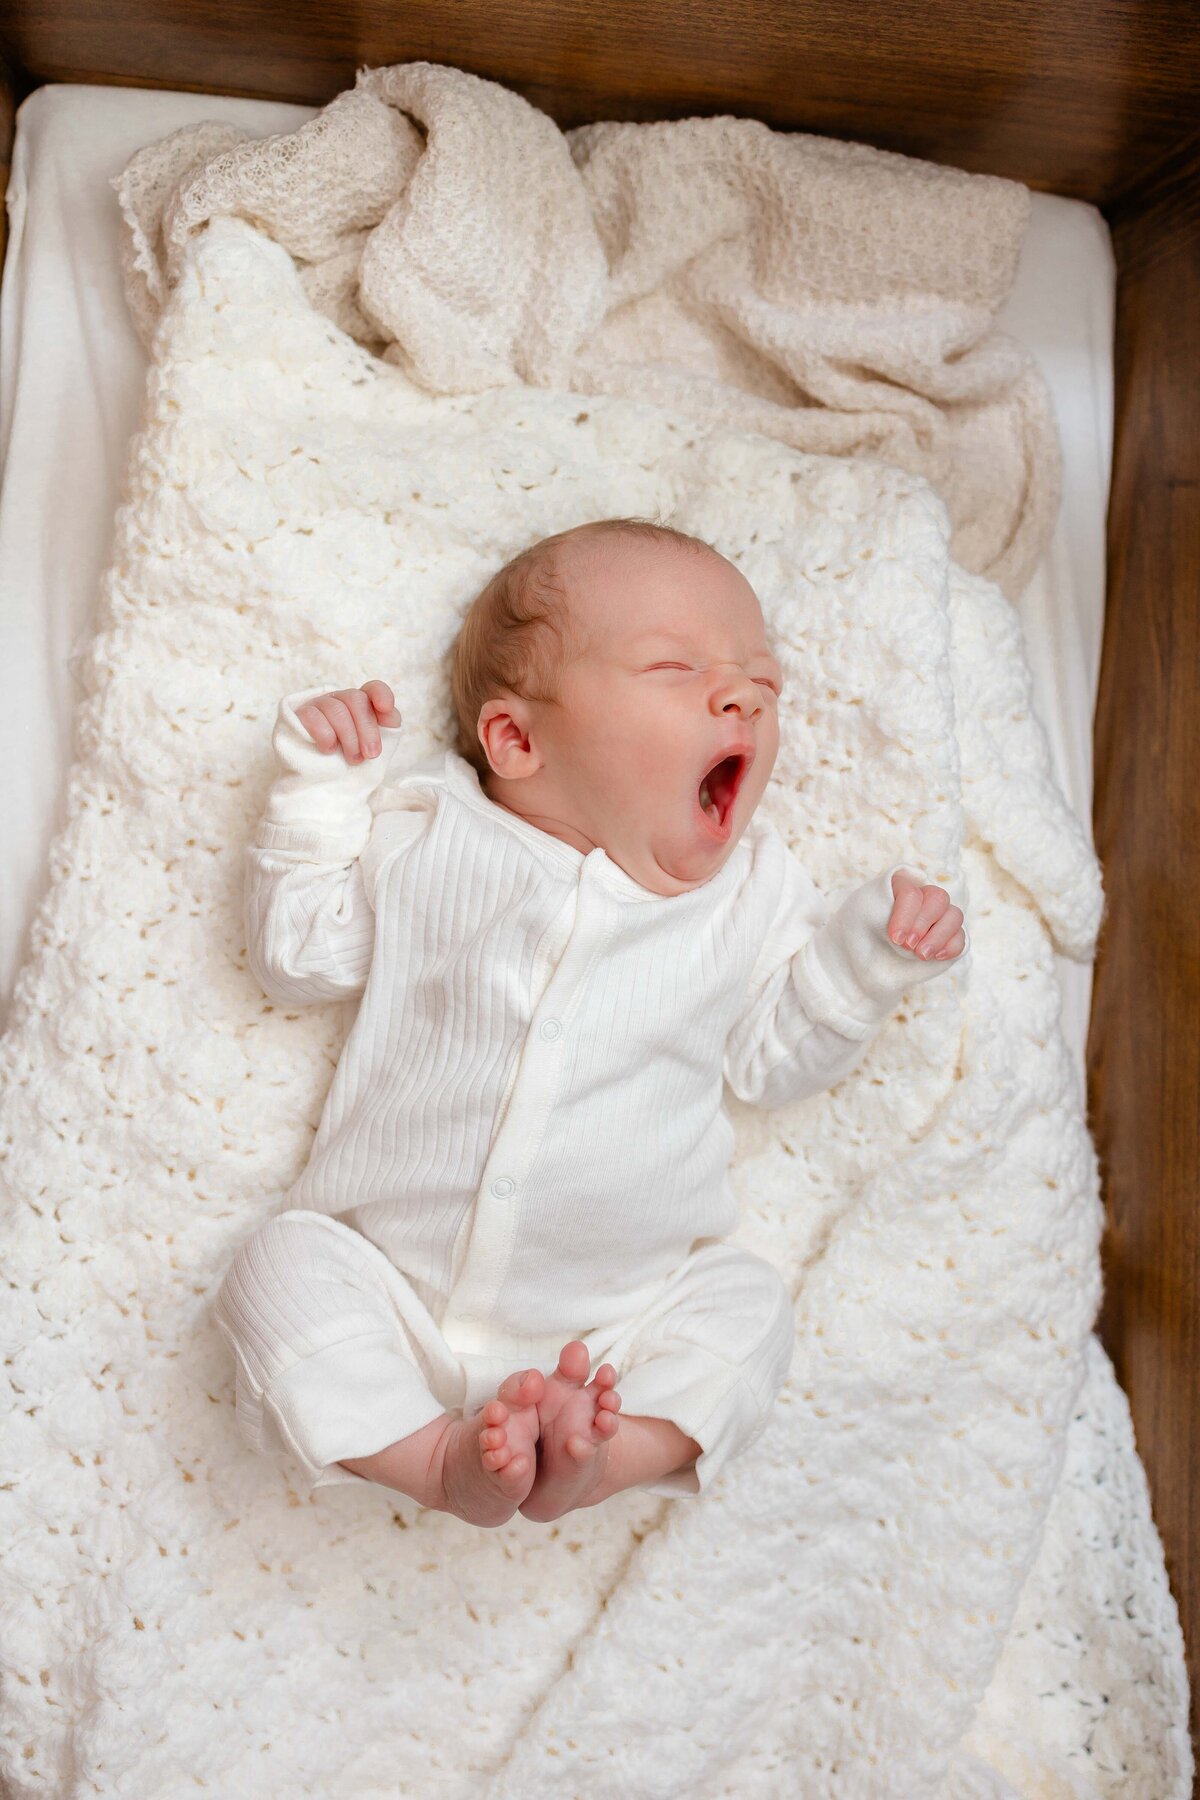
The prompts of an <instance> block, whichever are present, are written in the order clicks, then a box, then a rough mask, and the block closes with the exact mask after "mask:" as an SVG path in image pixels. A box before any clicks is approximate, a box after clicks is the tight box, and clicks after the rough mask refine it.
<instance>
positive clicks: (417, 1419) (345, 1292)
mask: <svg viewBox="0 0 1200 1800" xmlns="http://www.w3.org/2000/svg"><path fill="white" fill-rule="evenodd" d="M548 1279H552V1277H548ZM214 1310H215V1318H216V1323H217V1325H218V1327H219V1329H220V1331H221V1332H222V1334H223V1336H224V1337H225V1340H226V1342H227V1343H228V1344H229V1345H230V1347H231V1349H232V1350H233V1353H234V1357H235V1359H236V1405H237V1420H238V1429H239V1431H240V1433H241V1435H242V1437H243V1438H244V1440H245V1441H246V1442H247V1443H248V1444H249V1445H250V1446H251V1447H252V1448H253V1449H255V1450H257V1451H260V1452H262V1453H263V1454H265V1455H267V1456H269V1457H272V1458H275V1457H278V1456H279V1454H280V1453H281V1452H282V1453H284V1454H286V1455H290V1456H291V1457H293V1458H294V1459H295V1461H296V1462H297V1463H298V1464H299V1465H300V1467H301V1469H302V1470H303V1472H304V1477H305V1481H306V1483H307V1485H308V1488H309V1489H310V1490H312V1489H316V1488H320V1487H328V1486H331V1485H332V1484H333V1483H335V1482H347V1481H353V1482H357V1481H360V1480H361V1479H362V1477H360V1476H358V1475H356V1474H355V1473H354V1472H353V1471H352V1470H350V1469H343V1468H341V1467H339V1466H338V1465H339V1463H340V1462H341V1460H342V1458H344V1457H351V1458H358V1457H363V1456H370V1455H373V1454H374V1452H375V1451H377V1450H382V1449H384V1448H385V1446H386V1445H388V1444H393V1443H395V1442H396V1441H397V1440H398V1439H400V1438H403V1437H408V1436H409V1435H410V1434H411V1433H412V1432H414V1431H419V1430H420V1428H421V1427H422V1426H423V1425H427V1424H429V1422H430V1421H431V1420H432V1419H437V1418H440V1417H441V1415H442V1414H443V1413H445V1412H458V1411H461V1412H462V1414H463V1415H464V1416H465V1417H470V1416H471V1415H473V1414H474V1413H475V1412H476V1411H477V1410H478V1409H479V1408H480V1407H481V1406H482V1405H483V1404H484V1402H485V1401H487V1400H490V1399H492V1398H493V1397H494V1396H495V1393H496V1389H497V1387H498V1386H499V1384H500V1383H501V1381H503V1379H504V1377H505V1376H506V1375H510V1374H512V1373H513V1371H514V1370H518V1369H528V1368H537V1369H540V1370H541V1371H542V1373H543V1374H545V1375H549V1374H550V1373H551V1371H552V1370H553V1369H554V1368H555V1366H556V1364H557V1362H558V1355H559V1351H560V1350H561V1349H562V1347H563V1344H564V1343H567V1342H569V1341H570V1336H571V1334H570V1333H567V1334H563V1333H561V1332H559V1333H556V1334H554V1335H553V1336H549V1337H548V1336H545V1335H544V1334H543V1335H540V1336H539V1335H538V1334H537V1333H532V1334H529V1333H526V1334H523V1335H520V1336H515V1335H502V1334H500V1333H499V1332H497V1334H496V1336H495V1338H494V1341H493V1342H492V1343H491V1344H490V1345H489V1347H488V1351H487V1353H486V1354H483V1353H480V1352H478V1351H471V1352H467V1351H458V1352H456V1351H454V1350H453V1349H452V1348H451V1346H450V1344H449V1343H448V1342H447V1340H446V1337H445V1336H444V1335H443V1333H442V1330H441V1328H440V1324H439V1321H438V1319H437V1318H435V1316H434V1314H433V1313H432V1312H431V1311H430V1310H429V1308H428V1307H427V1306H426V1305H425V1303H424V1302H423V1301H422V1300H421V1299H420V1298H419V1297H418V1295H417V1293H416V1291H415V1290H414V1288H413V1286H412V1285H411V1284H410V1283H409V1282H408V1281H407V1280H406V1279H405V1277H404V1275H403V1274H402V1273H401V1272H400V1271H399V1270H398V1269H397V1268H396V1267H395V1265H394V1264H393V1263H392V1262H391V1261H390V1260H389V1259H388V1257H386V1256H385V1255H384V1253H383V1251H382V1250H380V1249H379V1248H378V1247H377V1246H376V1245H375V1244H373V1243H372V1242H371V1241H370V1239H369V1238H367V1237H365V1236H364V1235H363V1234H362V1232H360V1231H356V1230H354V1228H353V1227H352V1226H349V1225H346V1224H344V1223H342V1221H340V1220H338V1219H334V1218H330V1217H328V1216H327V1215H326V1214H324V1213H316V1212H305V1211H299V1210H292V1211H288V1212H283V1213H279V1214H278V1215H276V1217H274V1218H272V1219H268V1220H267V1221H266V1223H265V1224H263V1225H261V1226H260V1227H259V1228H258V1230H257V1231H255V1232H254V1233H253V1234H252V1235H251V1236H250V1237H249V1238H248V1239H247V1241H246V1242H245V1244H243V1246H242V1248H241V1249H240V1250H239V1251H238V1253H237V1255H236V1257H235V1258H234V1260H233V1262H232V1264H231V1265H230V1267H229V1270H228V1272H227V1274H226V1276H225V1279H224V1281H223V1282H222V1284H221V1287H220V1290H219V1292H218V1294H217V1298H216V1302H215V1309H214ZM438 1310H439V1312H440V1311H443V1310H444V1303H443V1304H442V1306H440V1307H439V1308H438ZM574 1335H575V1336H577V1337H578V1338H579V1339H581V1341H582V1342H583V1343H584V1344H585V1345H586V1346H587V1350H588V1354H589V1356H590V1357H591V1365H590V1369H589V1374H588V1379H589V1380H590V1379H591V1378H592V1376H594V1375H595V1372H596V1370H597V1369H598V1368H599V1366H600V1364H601V1363H603V1362H608V1363H611V1364H612V1366H613V1367H614V1368H615V1370H616V1372H617V1382H616V1389H617V1392H618V1393H619V1394H620V1396H621V1415H620V1416H629V1415H640V1414H649V1415H650V1416H652V1417H654V1418H663V1419H670V1420H672V1421H673V1422H674V1423H675V1424H676V1425H678V1426H679V1428H680V1430H681V1431H683V1432H685V1433H686V1434H687V1436H688V1437H692V1438H695V1439H696V1441H697V1443H699V1444H700V1445H701V1446H702V1454H701V1455H700V1456H698V1457H697V1458H696V1460H695V1462H694V1463H689V1464H688V1465H687V1466H686V1467H685V1468H683V1469H679V1470H675V1471H673V1472H672V1473H671V1474H669V1475H667V1476H665V1477H664V1478H663V1479H662V1480H661V1481H653V1482H645V1483H643V1484H642V1486H643V1487H644V1488H645V1490H646V1491H648V1492H650V1493H652V1494H663V1495H667V1496H672V1497H677V1496H680V1495H687V1494H696V1493H700V1492H703V1491H704V1490H706V1489H707V1488H708V1487H710V1486H711V1485H712V1482H713V1481H714V1480H715V1478H716V1476H717V1475H718V1474H719V1473H720V1471H721V1469H722V1468H723V1467H724V1465H725V1463H726V1462H727V1461H728V1460H729V1458H730V1457H731V1456H733V1455H734V1454H735V1453H737V1452H739V1451H741V1450H745V1449H746V1448H747V1446H748V1445H750V1444H751V1443H753V1441H754V1439H755V1438H756V1437H757V1436H758V1435H759V1433H760V1432H761V1431H762V1430H763V1428H764V1426H765V1425H766V1423H767V1420H768V1418H769V1416H770V1413H771V1408H772V1406H773V1404H774V1401H775V1398H776V1396H777V1394H778V1392H779V1390H780V1388H781V1387H782V1386H783V1383H784V1381H785V1379H786V1377H787V1372H788V1368H789V1366H790V1363H791V1355H792V1346H793V1341H794V1323H793V1311H792V1301H791V1296H790V1295H789V1293H788V1290H787V1286H786V1284H785V1282H784V1281H783V1278H782V1277H781V1275H780V1274H779V1272H778V1270H776V1269H775V1268H773V1267H772V1265H771V1264H770V1263H768V1262H765V1261H764V1260H763V1258H762V1257H759V1256H755V1255H753V1254H752V1253H751V1252H749V1251H747V1250H742V1249H738V1248H736V1247H735V1246H733V1245H729V1244H724V1243H713V1242H708V1243H704V1244H702V1245H700V1246H699V1247H698V1248H696V1249H693V1250H692V1251H691V1252H690V1253H689V1255H688V1256H687V1257H686V1258H685V1260H684V1262H683V1263H682V1264H681V1266H680V1267H679V1268H678V1269H677V1270H676V1271H675V1273H674V1274H673V1275H672V1276H670V1277H669V1278H668V1280H666V1281H665V1282H664V1283H663V1286H662V1289H661V1292H660V1294H659V1295H658V1297H657V1298H656V1300H655V1301H654V1303H653V1304H652V1305H650V1306H648V1307H646V1308H644V1309H643V1310H642V1311H641V1312H639V1313H638V1314H637V1316H636V1317H634V1318H632V1319H630V1320H628V1321H627V1322H626V1323H625V1324H623V1325H617V1326H613V1325H608V1326H605V1327H603V1328H602V1329H598V1330H594V1331H591V1332H589V1331H586V1330H580V1331H578V1332H576V1333H575V1334H574Z"/></svg>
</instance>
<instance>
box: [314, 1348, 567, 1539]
mask: <svg viewBox="0 0 1200 1800" xmlns="http://www.w3.org/2000/svg"><path fill="white" fill-rule="evenodd" d="M545 1386H546V1381H545V1377H544V1376H543V1375H542V1373H541V1371H540V1370H538V1369H526V1370H524V1371H523V1372H519V1373H516V1374H513V1375H509V1376H506V1378H505V1379H504V1380H503V1381H502V1382H501V1383H500V1388H499V1391H498V1393H497V1396H496V1398H495V1399H494V1400H489V1401H487V1403H486V1404H485V1405H484V1406H482V1407H480V1409H479V1411H478V1412H476V1413H474V1414H473V1415H472V1416H471V1417H470V1418H469V1419H467V1418H463V1417H462V1416H461V1415H460V1414H458V1413H448V1412H447V1413H443V1414H442V1416H441V1417H440V1418H438V1419H432V1420H431V1421H430V1423H429V1424H428V1425H424V1426H422V1427H421V1429H420V1431H414V1432H412V1433H410V1434H409V1436H408V1437H405V1438H401V1439H400V1440H399V1442H398V1443H395V1444H389V1445H388V1446H387V1447H386V1448H385V1449H383V1450H378V1451H376V1452H375V1454H374V1455H373V1456H361V1457H354V1458H350V1457H346V1458H343V1459H342V1462H341V1467H342V1468H343V1469H349V1470H350V1471H351V1473H352V1474H355V1475H362V1476H363V1477H364V1478H365V1479H366V1480H367V1481H376V1482H378V1483H379V1484H380V1485H381V1486H383V1487H390V1488H396V1489H398V1490H399V1492H400V1493H402V1494H409V1495H411V1496H412V1498H413V1499H414V1500H418V1501H419V1502H420V1503H421V1505H422V1506H429V1507H435V1508H436V1509H437V1510H438V1511H439V1512H449V1513H454V1514H455V1515H456V1517H458V1518H460V1519H466V1520H467V1521H468V1522H469V1523H471V1524H473V1525H503V1524H504V1523H505V1521H506V1520H508V1519H511V1517H512V1515H513V1513H514V1512H515V1511H516V1509H517V1506H518V1504H519V1503H520V1502H521V1501H522V1500H524V1498H525V1496H526V1494H527V1493H528V1492H529V1489H530V1487H531V1485H532V1483H533V1478H534V1474H535V1472H536V1467H537V1461H536V1459H537V1437H538V1414H537V1401H538V1400H539V1399H540V1397H541V1395H542V1393H543V1392H544V1390H545Z"/></svg>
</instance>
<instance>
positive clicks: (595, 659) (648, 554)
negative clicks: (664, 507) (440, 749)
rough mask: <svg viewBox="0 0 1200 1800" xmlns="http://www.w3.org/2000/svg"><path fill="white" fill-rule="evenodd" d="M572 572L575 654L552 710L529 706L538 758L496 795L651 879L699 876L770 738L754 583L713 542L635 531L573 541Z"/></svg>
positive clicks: (763, 781) (767, 657)
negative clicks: (694, 543) (699, 546)
mask: <svg viewBox="0 0 1200 1800" xmlns="http://www.w3.org/2000/svg"><path fill="white" fill-rule="evenodd" d="M569 585H570V593H571V601H570V604H571V608H572V617H573V619H574V621H575V623H576V626H577V631H578V634H579V637H580V639H581V649H580V653H579V655H578V656H577V657H576V658H575V659H574V660H573V661H572V662H571V664H570V666H569V667H568V669H567V671H566V674H565V677H564V680H563V683H562V688H561V700H562V706H561V708H555V707H546V706H539V707H537V708H536V711H535V714H534V717H533V721H532V724H531V728H530V741H531V743H532V744H533V745H534V746H535V747H536V749H537V750H538V751H539V752H540V756H541V767H540V768H539V769H538V770H537V772H536V774H535V775H534V776H533V777H532V778H531V779H530V780H529V781H521V782H518V783H512V782H510V783H507V784H505V785H504V798H505V801H506V802H509V801H510V798H511V803H512V804H513V806H514V807H515V808H516V809H518V810H520V811H521V812H522V813H523V814H525V815H526V816H527V817H531V818H532V819H533V821H534V822H535V823H536V824H538V825H540V826H541V827H542V829H543V830H549V831H552V832H554V833H555V834H556V835H558V836H561V837H565V838H566V840H567V841H568V842H572V843H575V844H576V845H577V847H578V848H581V849H584V850H585V851H586V850H587V849H589V848H592V847H594V846H596V845H599V846H601V847H602V848H603V849H604V850H605V851H606V853H607V854H608V855H609V856H610V857H611V858H612V860H613V861H614V862H616V863H618V864H619V865H620V866H621V867H622V868H623V869H624V870H625V872H626V873H627V874H628V875H631V876H632V877H633V879H634V880H635V881H638V882H640V883H641V885H642V886H643V887H646V888H648V889H650V891H651V892H653V893H658V894H677V893H681V892H684V891H685V890H687V889H689V888H694V887H699V886H700V885H701V884H702V883H704V882H706V881H709V880H711V879H712V877H713V875H714V874H716V872H717V870H718V869H720V867H721V866H722V864H723V863H724V862H726V860H727V859H728V857H729V856H730V854H731V852H732V850H733V846H734V845H735V844H736V843H737V841H738V839H739V838H740V837H741V835H742V832H743V831H744V830H745V829H746V825H747V824H748V822H749V820H750V818H751V815H752V814H753V812H754V809H755V808H756V806H757V805H758V802H759V800H760V799H761V797H762V794H763V790H764V789H765V787H766V785H767V781H768V778H769V777H770V774H771V770H772V768H773V767H774V764H775V758H776V755H777V754H778V750H779V715H778V695H779V690H780V687H781V685H782V680H783V672H782V670H781V668H780V666H779V663H778V662H777V661H776V659H775V657H774V655H773V654H772V651H771V648H770V645H769V643H768V640H767V634H766V627H765V625H764V622H763V616H762V610H761V608H760V606H759V603H758V597H757V595H756V594H755V592H754V589H753V588H752V587H751V586H750V583H749V582H748V581H747V580H746V579H745V577H744V576H742V575H741V574H739V572H738V570H737V569H735V568H734V566H733V565H732V563H729V562H726V560H725V558H724V557H722V556H718V555H717V554H716V553H715V552H712V553H709V552H704V553H701V552H699V551H697V550H693V549H691V548H689V547H687V546H685V545H677V544H672V543H669V542H666V543H663V542H657V543H655V542H645V541H639V540H636V539H615V540H609V541H608V542H604V541H601V542H600V543H596V542H595V540H593V541H592V542H591V543H587V542H585V543H584V544H583V545H581V546H580V547H579V549H578V550H577V551H576V552H575V553H574V555H573V559H572V565H571V572H570V578H569ZM498 785H499V784H498ZM702 790H703V801H702ZM527 802H528V810H527Z"/></svg>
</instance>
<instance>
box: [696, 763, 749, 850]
mask: <svg viewBox="0 0 1200 1800" xmlns="http://www.w3.org/2000/svg"><path fill="white" fill-rule="evenodd" d="M752 761H753V756H752V755H750V754H747V753H745V752H743V751H740V750H735V751H733V752H732V753H730V754H728V755H726V756H723V757H722V758H721V760H720V761H719V762H717V763H714V764H713V766H712V768H710V769H709V770H708V772H707V774H706V775H705V776H704V778H703V780H702V781H701V783H700V789H699V800H700V809H701V811H702V812H703V813H704V815H705V817H706V818H707V819H709V820H710V821H711V823H712V824H713V825H715V826H716V827H717V828H718V829H719V830H721V831H722V832H723V831H724V829H725V827H726V826H727V825H728V823H729V815H730V813H731V812H732V811H733V803H734V801H735V800H736V799H737V796H738V789H739V788H740V787H741V785H742V778H743V776H744V775H745V773H746V770H747V769H748V768H749V767H750V764H751V762H752Z"/></svg>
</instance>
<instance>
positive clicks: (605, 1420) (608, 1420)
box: [592, 1412, 621, 1441]
mask: <svg viewBox="0 0 1200 1800" xmlns="http://www.w3.org/2000/svg"><path fill="white" fill-rule="evenodd" d="M620 1423H621V1421H620V1419H618V1417H617V1415H616V1413H615V1412H597V1414H596V1417H595V1418H594V1419H593V1420H592V1430H593V1431H594V1432H596V1434H597V1435H598V1436H599V1437H600V1438H601V1439H603V1440H605V1441H607V1439H609V1438H610V1437H612V1435H613V1433H614V1432H615V1431H616V1429H617V1426H618V1425H619V1424H620Z"/></svg>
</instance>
